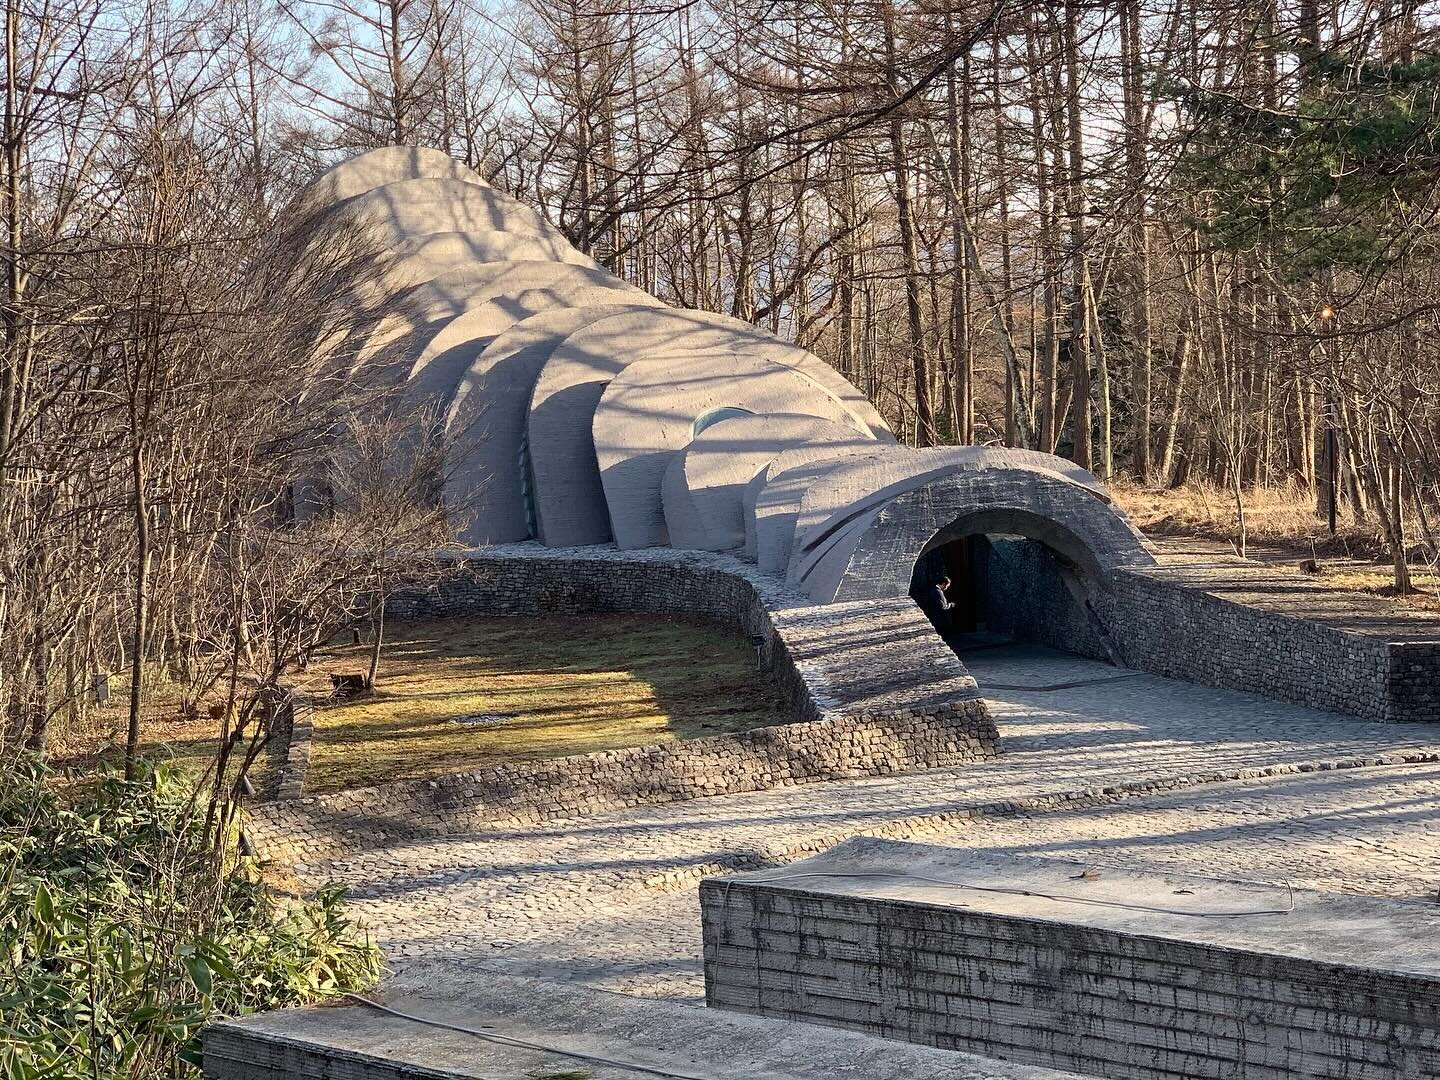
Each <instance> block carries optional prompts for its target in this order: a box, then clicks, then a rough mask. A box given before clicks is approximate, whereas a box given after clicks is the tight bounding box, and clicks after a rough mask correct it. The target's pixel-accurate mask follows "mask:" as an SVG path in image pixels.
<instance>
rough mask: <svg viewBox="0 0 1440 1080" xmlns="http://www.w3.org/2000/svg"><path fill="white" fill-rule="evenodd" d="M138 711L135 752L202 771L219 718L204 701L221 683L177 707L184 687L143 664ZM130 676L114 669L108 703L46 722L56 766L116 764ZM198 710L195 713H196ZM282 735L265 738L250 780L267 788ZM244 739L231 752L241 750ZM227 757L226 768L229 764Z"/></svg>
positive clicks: (219, 693)
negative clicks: (191, 704)
mask: <svg viewBox="0 0 1440 1080" xmlns="http://www.w3.org/2000/svg"><path fill="white" fill-rule="evenodd" d="M143 689H144V701H143V705H142V707H141V713H140V754H141V756H142V757H147V758H150V759H151V760H152V761H157V762H158V761H165V762H173V763H174V764H175V765H177V766H179V767H180V768H182V769H184V770H185V772H187V773H189V774H190V775H191V776H193V777H201V776H204V775H206V774H207V772H208V770H209V769H210V768H211V767H212V766H213V764H214V761H215V754H216V751H217V750H219V748H220V736H221V727H222V724H221V721H220V720H219V719H217V718H215V717H212V716H210V715H209V711H208V706H209V705H210V704H212V703H218V702H223V701H224V691H225V687H224V686H220V687H217V688H216V689H215V690H214V691H213V692H212V693H211V694H210V695H209V696H208V697H207V698H206V699H205V700H204V701H202V702H201V703H200V704H199V706H198V707H197V709H195V710H191V711H190V713H189V714H188V715H187V712H186V710H185V709H184V708H182V703H183V702H184V701H185V700H186V697H187V695H186V693H185V691H184V688H183V687H181V686H180V685H179V684H178V683H176V682H174V681H172V680H171V679H170V678H169V677H168V676H167V675H166V674H165V673H164V672H163V671H161V670H159V669H158V667H157V668H147V671H146V676H145V682H144V684H143ZM129 697H130V679H129V676H128V673H127V672H118V673H116V674H115V675H113V676H112V677H111V680H110V702H109V704H108V705H104V706H101V705H98V704H95V703H93V702H92V703H89V704H87V706H86V707H85V709H84V713H83V716H74V715H70V714H69V713H66V712H62V713H61V715H59V716H57V717H56V718H55V720H54V721H53V722H52V724H51V733H50V740H49V743H48V747H47V754H48V756H49V759H50V761H51V762H52V764H54V765H56V766H57V767H58V768H61V769H73V770H79V771H82V772H90V771H93V770H94V769H96V768H98V767H99V766H100V765H102V764H106V763H108V764H112V765H117V764H119V763H120V762H122V761H123V760H124V758H125V730H126V727H127V726H128V724H129V720H130V702H129ZM197 710H198V715H197ZM283 741H284V740H283V739H274V740H272V741H271V742H270V743H268V744H267V745H266V746H265V747H264V748H263V749H262V750H261V752H260V755H259V756H258V757H257V758H256V760H255V765H254V767H253V768H252V769H251V770H250V781H251V783H253V784H254V785H255V786H256V788H257V789H259V790H260V791H265V790H267V789H268V786H269V784H270V783H271V782H272V781H273V779H274V775H275V770H276V769H277V768H278V766H279V758H280V755H281V752H282V750H283V748H282V747H281V746H280V743H282V742H283ZM244 750H245V744H242V745H241V746H240V747H237V748H236V750H235V751H234V755H235V756H236V757H238V756H239V755H240V754H243V753H244ZM235 764H236V761H235V758H234V757H232V760H231V767H232V769H233V767H234V766H235Z"/></svg>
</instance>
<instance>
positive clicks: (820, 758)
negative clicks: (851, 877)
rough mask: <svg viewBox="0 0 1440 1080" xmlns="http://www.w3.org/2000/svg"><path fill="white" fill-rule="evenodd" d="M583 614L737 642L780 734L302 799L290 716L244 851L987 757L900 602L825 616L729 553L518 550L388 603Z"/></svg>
mask: <svg viewBox="0 0 1440 1080" xmlns="http://www.w3.org/2000/svg"><path fill="white" fill-rule="evenodd" d="M597 611H603V612H657V613H666V614H679V615H684V616H688V617H691V618H697V617H698V618H704V619H712V620H715V621H717V622H720V623H723V624H725V625H728V626H731V627H734V628H735V629H737V630H739V631H740V632H742V633H746V634H749V635H750V636H751V637H752V638H753V639H754V640H755V642H756V643H757V650H758V655H759V658H760V659H761V661H762V662H763V663H765V664H767V665H768V666H769V667H770V669H771V670H772V671H773V673H774V674H775V676H776V678H777V680H778V681H779V683H780V685H781V687H782V689H783V691H784V693H785V696H786V699H787V701H788V703H789V707H790V712H791V715H792V717H793V719H792V721H791V722H790V723H788V724H781V725H777V726H774V727H768V728H758V729H754V730H751V731H747V732H740V733H738V734H733V735H722V736H716V737H712V738H708V739H695V740H689V741H685V742H675V743H663V744H658V745H654V746H645V747H628V748H625V749H620V750H611V751H605V752H602V753H597V754H586V755H576V756H572V757H565V758H550V759H544V760H537V761H516V762H509V763H504V764H501V765H496V766H491V767H488V768H484V769H480V770H477V771H475V772H471V773H464V774H454V775H450V776H444V777H439V778H437V779H434V780H426V781H408V782H400V783H395V784H384V785H379V786H376V787H373V788H365V789H357V790H352V791H345V792H338V793H336V794H333V795H324V796H314V797H308V798H300V796H301V795H303V783H304V780H303V778H304V764H305V762H306V761H307V760H308V756H309V749H310V732H311V730H312V726H311V722H310V719H309V713H308V710H299V711H297V712H296V714H295V717H296V719H295V724H296V728H295V734H294V737H293V738H292V742H291V746H290V755H289V761H288V762H287V766H286V769H285V777H284V781H283V783H282V787H281V796H280V798H281V800H289V801H281V802H277V803H271V804H258V805H255V806H253V807H252V808H251V810H250V826H249V828H250V835H251V836H252V838H253V839H254V841H255V842H256V846H257V847H258V848H259V850H260V851H261V852H262V853H263V854H265V855H266V856H267V857H270V858H276V859H280V860H283V861H287V862H292V863H297V864H303V863H306V862H313V861H315V860H320V859H324V858H333V857H337V856H339V855H342V854H345V853H348V852H351V851H356V850H364V849H368V848H373V847H376V846H379V845H383V844H387V843H394V842H404V841H406V840H413V839H417V838H421V837H426V836H444V835H455V834H456V833H461V832H472V831H477V830H483V829H486V828H492V827H499V826H515V825H524V824H534V823H537V822H545V821H552V820H558V819H562V818H574V817H582V816H585V815H587V814H594V813H603V812H608V811H613V810H619V809H624V808H626V807H631V806H639V805H645V804H655V803H665V802H674V801H678V800H682V799H690V798H698V797H702V796H706V795H718V794H733V793H739V792H746V791H759V790H764V789H767V788H772V787H780V786H786V785H790V784H802V783H811V782H814V781H820V780H838V779H854V778H858V777H864V776H880V775H890V774H893V773H899V772H912V771H918V770H923V769H933V768H944V767H954V766H957V765H961V764H965V763H967V762H970V761H976V760H980V759H983V758H987V757H990V756H993V755H994V754H995V752H996V740H997V738H998V735H997V733H996V729H995V722H994V719H993V718H992V717H991V715H990V711H989V708H988V706H987V705H986V704H985V702H984V700H983V699H982V698H981V697H980V693H979V689H978V688H977V687H976V685H975V680H974V679H973V678H972V677H971V676H970V674H969V672H967V671H966V670H965V667H964V665H963V664H962V663H961V662H960V660H959V658H958V657H956V656H955V654H954V653H953V652H952V651H951V650H950V648H949V647H948V646H947V645H946V644H945V643H944V641H942V640H941V639H940V637H939V636H938V635H937V634H935V633H934V631H933V629H932V628H931V626H930V623H929V620H928V619H926V617H925V616H924V615H923V614H922V613H921V612H920V611H919V609H918V608H916V607H915V605H914V604H913V603H912V602H911V601H910V600H909V599H908V598H903V599H899V600H896V599H882V600H871V601H857V602H852V603H845V604H829V605H823V606H822V605H815V604H812V603H810V602H809V601H808V600H806V599H805V598H804V597H803V596H800V595H798V594H796V593H793V592H791V591H790V590H788V589H787V588H786V587H785V586H784V585H783V584H782V583H780V582H778V581H777V580H776V579H775V578H773V577H770V576H769V575H766V574H762V573H760V572H759V571H758V570H757V569H756V568H754V567H753V566H749V565H748V564H746V563H743V562H740V561H739V560H738V559H735V558H733V557H731V556H728V555H718V554H712V553H708V552H683V551H674V550H670V549H650V550H646V551H638V552H630V551H627V552H621V551H617V550H615V549H613V548H573V549H553V548H545V547H542V546H540V545H538V544H515V545H505V546H500V547H492V548H485V549H481V550H478V551H476V552H473V553H470V554H468V555H464V556H460V557H459V558H458V559H457V566H456V569H455V572H454V573H452V574H451V575H449V577H448V578H447V579H446V580H444V581H443V582H442V584H441V585H440V586H439V587H438V588H436V589H434V590H432V591H429V592H424V593H412V594H408V595H400V596H398V597H396V598H394V599H393V601H392V603H391V605H390V615H391V617H393V618H434V617H443V616H464V615H529V616H537V615H538V616H544V615H565V616H569V615H583V614H585V613H588V612H597ZM307 704H308V702H307Z"/></svg>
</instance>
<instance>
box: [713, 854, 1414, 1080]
mask: <svg viewBox="0 0 1440 1080" xmlns="http://www.w3.org/2000/svg"><path fill="white" fill-rule="evenodd" d="M1082 870H1084V867H1082V866H1080V865H1078V864H1074V863H1065V862H1060V861H1056V860H1045V859H1030V858H1014V857H1009V858H1005V857H996V856H991V855H984V854H980V853H974V852H966V851H957V850H955V849H946V848H934V847H927V846H926V845H921V844H899V843H894V842H887V841H875V840H856V841H850V842H848V843H847V844H844V845H841V847H839V848H837V849H835V850H834V851H832V852H831V853H829V854H828V855H824V856H819V857H817V858H813V859H809V860H807V861H805V862H803V863H797V864H794V865H792V866H790V867H786V868H782V869H778V870H774V871H762V872H760V873H758V874H750V875H740V876H738V877H728V878H724V879H709V880H706V881H704V882H702V883H701V886H700V902H701V915H702V923H703V938H704V947H705V986H706V1000H707V1003H708V1004H710V1005H711V1006H713V1007H718V1008H725V1009H733V1010H738V1011H741V1012H747V1013H751V1014H757V1015H762V1016H770V1017H776V1018H779V1019H784V1020H809V1021H811V1022H814V1023H820V1024H828V1025H832V1026H836V1027H843V1028H849V1029H852V1030H857V1031H862V1032H866V1033H869V1034H874V1035H882V1036H886V1037H889V1038H894V1039H904V1040H907V1041H910V1042H917V1043H921V1044H923V1045H927V1046H935V1047H940V1048H943V1049H949V1050H963V1051H969V1052H971V1053H979V1054H984V1055H986V1056H989V1057H998V1058H1002V1059H1005V1060H1008V1061H1015V1062H1022V1063H1025V1064H1030V1065H1039V1066H1046V1067H1049V1068H1056V1069H1063V1070H1073V1071H1075V1072H1081V1073H1085V1074H1087V1075H1088V1074H1094V1075H1096V1076H1106V1077H1111V1078H1113V1080H1222V1078H1223V1080H1228V1078H1233V1077H1245V1078H1246V1080H1340V1078H1359V1077H1364V1078H1366V1080H1407V1078H1411V1077H1420V1076H1434V1075H1437V1070H1440V950H1437V949H1436V946H1435V943H1434V942H1435V939H1434V933H1433V925H1432V922H1431V919H1430V916H1429V915H1428V914H1427V913H1426V911H1425V909H1424V908H1423V907H1421V906H1419V905H1415V904H1406V903H1401V902H1396V901H1389V900H1380V899H1374V898H1370V897H1356V896H1344V895H1339V894H1325V893H1299V892H1296V893H1289V892H1288V891H1287V890H1286V889H1285V887H1284V886H1282V885H1272V886H1263V885H1257V884H1253V883H1237V882H1224V881H1217V880H1213V879H1204V878H1184V877H1181V878H1177V877H1175V876H1174V875H1162V874H1144V873H1137V872H1132V871H1121V870H1116V869H1114V868H1107V867H1101V868H1098V869H1097V870H1092V871H1091V872H1089V873H1081V872H1080V871H1082ZM1214 913H1222V914H1224V915H1225V917H1221V918H1206V917H1204V916H1205V915H1207V914H1214ZM1197 915H1198V916H1199V917H1197ZM1357 927H1363V928H1364V933H1361V934H1357V933H1356V928H1357Z"/></svg>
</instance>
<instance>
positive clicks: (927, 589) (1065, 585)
mask: <svg viewBox="0 0 1440 1080" xmlns="http://www.w3.org/2000/svg"><path fill="white" fill-rule="evenodd" d="M1082 573H1083V572H1082V571H1081V570H1080V569H1079V568H1077V567H1076V566H1075V565H1074V564H1073V563H1071V562H1070V561H1069V560H1068V559H1066V558H1065V557H1064V556H1063V555H1061V554H1060V553H1059V552H1057V551H1055V550H1054V549H1052V548H1050V547H1049V546H1048V545H1046V544H1043V543H1041V542H1040V541H1038V540H1034V539H1031V538H1029V537H1024V536H1015V535H1011V534H994V535H990V534H983V535H982V534H977V535H970V536H960V537H955V538H953V539H948V540H943V541H942V542H940V543H937V544H935V545H934V546H933V547H931V548H930V549H929V550H928V551H926V552H925V553H924V554H923V555H921V556H920V558H919V559H918V560H917V561H916V563H915V569H914V572H913V574H912V575H911V583H910V595H911V597H913V598H914V600H915V602H916V603H917V604H918V605H919V606H920V608H921V609H922V610H923V611H924V612H925V614H926V615H927V616H929V618H930V621H931V622H932V623H933V624H934V625H935V627H936V629H937V630H939V631H940V633H941V634H942V635H943V636H944V637H945V638H946V639H947V640H949V641H950V642H951V644H952V645H954V646H956V647H957V648H962V649H963V648H967V647H971V646H974V645H975V644H976V643H977V641H986V642H988V641H991V640H997V639H999V640H1013V641H1025V642H1033V643H1035V644H1040V645H1047V646H1049V647H1051V648H1055V649H1060V650H1063V651H1065V652H1070V653H1076V654H1079V655H1081V656H1087V657H1091V658H1094V659H1097V660H1108V659H1109V658H1110V654H1109V650H1108V649H1107V648H1106V646H1105V642H1104V641H1103V640H1102V637H1101V635H1100V634H1099V632H1098V628H1097V624H1096V623H1095V621H1094V619H1093V616H1092V614H1091V613H1090V612H1089V611H1088V609H1087V606H1086V602H1085V590H1084V587H1083V582H1082V580H1081V575H1082ZM946 577H948V578H949V580H950V588H949V589H948V590H947V592H946V595H947V597H948V598H949V600H950V602H951V603H952V604H953V605H954V606H953V607H952V608H951V609H950V610H948V611H945V610H943V609H942V608H941V606H940V602H939V594H938V592H937V591H936V584H937V583H938V582H940V581H941V580H943V579H944V578H946ZM962 639H963V640H962Z"/></svg>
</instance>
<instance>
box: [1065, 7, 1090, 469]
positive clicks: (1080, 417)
mask: <svg viewBox="0 0 1440 1080" xmlns="http://www.w3.org/2000/svg"><path fill="white" fill-rule="evenodd" d="M1079 23H1080V4H1079V0H1065V18H1064V31H1063V36H1064V42H1065V46H1064V47H1065V111H1066V118H1067V123H1066V127H1067V128H1068V131H1067V135H1068V141H1069V176H1068V181H1069V186H1070V192H1069V195H1070V200H1069V202H1070V206H1069V215H1070V247H1071V254H1070V258H1071V279H1072V281H1073V283H1074V288H1075V300H1074V303H1072V304H1071V307H1070V368H1071V375H1070V377H1071V385H1072V386H1073V390H1072V395H1073V412H1074V423H1073V430H1074V433H1075V436H1074V446H1075V451H1074V455H1073V456H1074V458H1075V464H1077V465H1079V466H1080V467H1081V468H1082V469H1088V468H1090V466H1091V464H1092V459H1091V451H1090V422H1091V419H1090V325H1089V324H1090V299H1089V292H1090V257H1089V253H1088V251H1087V242H1088V241H1087V237H1086V235H1085V218H1086V215H1087V213H1088V207H1087V205H1086V198H1085V135H1084V130H1083V128H1082V126H1081V123H1082V122H1081V113H1080V58H1079V51H1080V46H1079V41H1078V36H1079Z"/></svg>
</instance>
